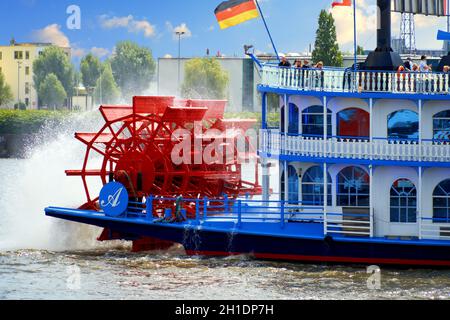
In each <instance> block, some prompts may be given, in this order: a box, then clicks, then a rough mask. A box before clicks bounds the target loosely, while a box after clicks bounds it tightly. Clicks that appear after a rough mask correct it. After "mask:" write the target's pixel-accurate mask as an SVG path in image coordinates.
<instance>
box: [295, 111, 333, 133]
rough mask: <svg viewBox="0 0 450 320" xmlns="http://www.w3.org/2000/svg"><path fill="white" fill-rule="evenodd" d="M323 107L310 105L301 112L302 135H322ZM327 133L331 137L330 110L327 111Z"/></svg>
mask: <svg viewBox="0 0 450 320" xmlns="http://www.w3.org/2000/svg"><path fill="white" fill-rule="evenodd" d="M323 111H324V110H323V107H322V106H312V107H309V108H307V109H305V110H304V111H303V112H302V132H303V135H304V136H313V137H315V136H322V137H323V130H324V128H323V126H324V121H323ZM327 114H328V115H327V135H328V137H331V136H332V134H333V124H332V123H331V121H332V112H331V110H330V109H328V111H327Z"/></svg>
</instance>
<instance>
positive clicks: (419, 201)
mask: <svg viewBox="0 0 450 320" xmlns="http://www.w3.org/2000/svg"><path fill="white" fill-rule="evenodd" d="M418 107H419V146H420V148H419V150H420V155H419V157H420V158H419V162H422V159H423V151H422V149H423V148H422V142H423V127H422V124H423V119H422V114H423V112H422V111H423V104H422V99H420V100H419V106H418ZM422 178H423V167H422V166H420V167H419V188H418V190H417V193H418V195H417V219H418V221H417V222H418V225H419V239H422V191H423V186H422V180H423V179H422Z"/></svg>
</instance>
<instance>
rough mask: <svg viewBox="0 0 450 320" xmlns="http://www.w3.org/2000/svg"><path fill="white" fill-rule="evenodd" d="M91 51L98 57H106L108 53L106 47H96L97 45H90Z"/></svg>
mask: <svg viewBox="0 0 450 320" xmlns="http://www.w3.org/2000/svg"><path fill="white" fill-rule="evenodd" d="M90 51H91V53H92V54H93V55H95V56H97V57H99V58H103V57H106V56H108V55H109V54H110V51H109V50H108V49H106V48H98V47H92V48H91V50H90Z"/></svg>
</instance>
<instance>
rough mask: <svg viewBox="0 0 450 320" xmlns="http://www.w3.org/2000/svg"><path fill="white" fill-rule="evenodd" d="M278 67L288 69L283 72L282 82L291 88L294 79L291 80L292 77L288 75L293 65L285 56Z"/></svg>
mask: <svg viewBox="0 0 450 320" xmlns="http://www.w3.org/2000/svg"><path fill="white" fill-rule="evenodd" d="M278 66H279V67H281V68H286V70H285V71H282V81H283V84H284V85H285V86H291V81H292V79H291V77H288V76H287V75H288V70H287V69H288V68H290V67H291V63H290V62H289V60H288V59H287V58H286V57H285V56H283V57H281V61H280V63H279V64H278Z"/></svg>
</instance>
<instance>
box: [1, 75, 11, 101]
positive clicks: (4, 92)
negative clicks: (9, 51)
mask: <svg viewBox="0 0 450 320" xmlns="http://www.w3.org/2000/svg"><path fill="white" fill-rule="evenodd" d="M12 100H13V94H12V91H11V87H10V86H9V85H8V84H7V83H6V80H5V76H4V75H3V73H2V72H0V106H3V105H6V104H7V103H8V102H11V101H12Z"/></svg>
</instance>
